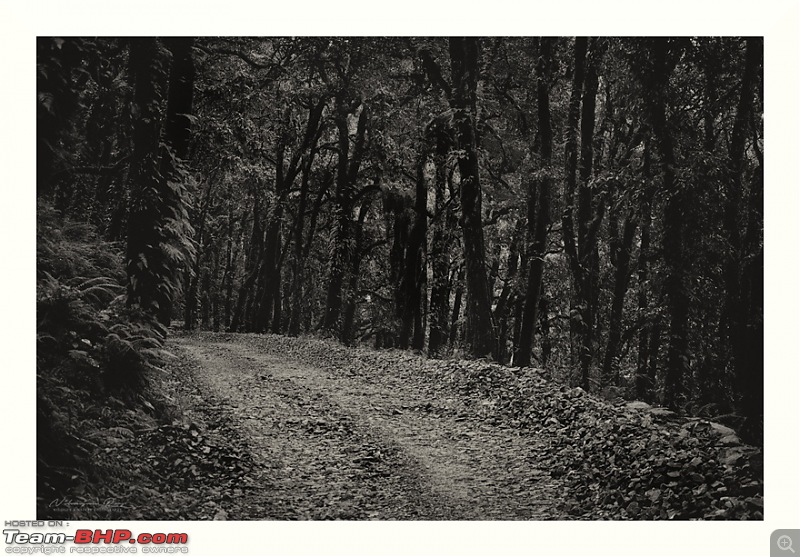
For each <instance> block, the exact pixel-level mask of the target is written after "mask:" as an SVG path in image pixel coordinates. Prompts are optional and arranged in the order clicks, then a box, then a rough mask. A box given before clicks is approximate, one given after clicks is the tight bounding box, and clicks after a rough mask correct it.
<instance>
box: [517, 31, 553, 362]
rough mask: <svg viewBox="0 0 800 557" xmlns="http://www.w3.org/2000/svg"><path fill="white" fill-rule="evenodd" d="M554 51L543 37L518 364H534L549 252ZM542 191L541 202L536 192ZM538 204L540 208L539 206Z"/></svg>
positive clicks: (539, 62) (537, 74)
mask: <svg viewBox="0 0 800 557" xmlns="http://www.w3.org/2000/svg"><path fill="white" fill-rule="evenodd" d="M550 52H551V43H550V40H549V39H546V38H543V39H542V40H541V46H540V52H539V60H538V62H537V64H536V81H537V86H536V89H537V111H538V119H539V150H540V152H539V155H540V160H541V165H542V169H541V171H540V173H539V175H540V176H541V178H536V179H534V180H533V181H532V182H531V186H530V189H529V190H528V235H529V237H531V238H532V244H531V247H530V249H529V253H530V257H529V262H530V271H529V272H528V284H527V290H526V292H525V306H524V309H523V311H522V325H521V327H520V337H519V345H518V346H517V351H516V353H515V354H514V365H515V366H519V367H527V366H529V365H530V364H531V349H532V348H533V333H534V327H535V325H536V322H537V317H538V314H537V312H538V311H539V295H540V293H541V291H542V279H543V276H544V256H545V253H546V252H547V231H548V229H549V226H550V181H551V180H550V176H549V172H550V170H549V168H550V162H551V158H552V149H553V132H552V129H551V127H550V97H549V93H548V87H549V84H548V79H547V74H548V71H547V66H546V64H547V63H548V61H549V58H550ZM537 194H538V204H537V203H536V196H537ZM537 205H538V210H537Z"/></svg>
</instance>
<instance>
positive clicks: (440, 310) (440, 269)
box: [428, 134, 451, 357]
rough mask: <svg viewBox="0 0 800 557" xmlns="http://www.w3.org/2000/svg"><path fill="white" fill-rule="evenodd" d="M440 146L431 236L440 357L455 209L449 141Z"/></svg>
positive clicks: (435, 351)
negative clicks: (448, 195)
mask: <svg viewBox="0 0 800 557" xmlns="http://www.w3.org/2000/svg"><path fill="white" fill-rule="evenodd" d="M439 135H441V134H439ZM437 143H438V144H437V149H436V157H435V163H436V184H435V194H436V200H435V207H436V220H435V221H434V222H433V238H432V239H431V253H430V258H431V260H432V284H431V297H430V306H429V307H430V322H431V324H430V333H429V335H428V355H429V356H431V357H437V356H438V355H439V352H440V350H441V346H442V345H443V344H445V343H446V342H447V331H448V329H449V327H448V320H447V317H448V315H447V314H448V310H449V309H450V287H449V283H450V281H449V276H448V267H449V261H448V259H449V253H448V250H449V242H448V241H447V238H448V232H449V231H448V230H447V220H448V219H447V216H448V215H449V212H450V211H451V209H450V205H449V204H448V205H446V201H445V189H446V187H447V167H446V161H447V159H446V157H447V149H448V144H447V142H446V141H444V140H442V139H439V140H438V142H437Z"/></svg>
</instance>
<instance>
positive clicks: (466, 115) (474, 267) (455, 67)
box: [450, 37, 497, 358]
mask: <svg viewBox="0 0 800 557" xmlns="http://www.w3.org/2000/svg"><path fill="white" fill-rule="evenodd" d="M450 62H451V73H452V79H453V97H452V103H451V106H452V108H453V110H454V115H453V120H454V127H455V130H456V148H457V149H458V151H459V153H460V155H459V157H458V169H459V175H460V178H461V211H462V229H463V233H464V260H465V264H466V277H467V308H466V317H467V319H466V330H465V338H466V344H467V350H468V351H469V353H470V354H471V355H472V356H474V357H476V358H480V357H484V356H487V355H490V354H492V355H496V351H497V338H496V331H495V327H494V323H493V321H492V311H491V300H492V295H491V292H490V291H489V282H488V280H487V277H486V257H485V251H484V239H483V223H482V218H483V213H482V210H481V184H480V174H479V170H478V149H477V137H476V134H475V120H474V118H475V114H476V109H477V93H476V91H477V85H478V71H479V65H478V39H477V38H475V37H466V38H459V37H451V38H450Z"/></svg>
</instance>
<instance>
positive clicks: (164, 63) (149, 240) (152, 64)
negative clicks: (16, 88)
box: [126, 38, 171, 318]
mask: <svg viewBox="0 0 800 557" xmlns="http://www.w3.org/2000/svg"><path fill="white" fill-rule="evenodd" d="M130 67H131V71H132V74H133V76H132V77H133V80H134V102H135V103H136V106H137V107H138V118H136V119H135V121H134V124H133V154H132V158H131V169H130V174H129V179H130V189H131V205H130V214H129V216H128V244H127V252H126V260H127V264H126V267H127V273H128V297H127V304H128V306H129V307H139V308H141V309H142V310H143V311H145V312H147V313H150V314H152V315H157V316H158V317H159V318H163V313H164V309H165V308H170V307H171V300H170V298H169V295H167V294H166V289H165V288H164V286H165V285H166V284H165V283H166V281H167V276H166V274H167V273H165V265H166V261H165V260H164V254H163V253H162V252H161V250H160V248H159V246H160V243H161V235H160V233H159V227H160V225H161V224H162V210H163V204H164V202H163V198H164V197H165V196H168V195H169V193H167V192H166V191H165V190H167V184H166V180H165V178H164V176H163V175H162V173H161V171H160V170H161V160H160V142H161V128H162V123H163V121H164V112H165V111H164V104H165V99H166V90H167V76H168V71H169V57H168V55H167V53H166V51H165V50H164V49H163V48H162V47H161V45H160V44H159V43H158V41H157V40H156V39H154V38H136V39H131V49H130Z"/></svg>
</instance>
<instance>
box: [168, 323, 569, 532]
mask: <svg viewBox="0 0 800 557" xmlns="http://www.w3.org/2000/svg"><path fill="white" fill-rule="evenodd" d="M209 340H210V339H208V338H205V339H204V338H203V337H202V336H200V337H185V338H179V339H176V340H175V341H174V342H175V343H176V344H177V345H178V346H179V347H181V349H182V350H184V351H186V353H187V354H188V355H189V356H190V357H191V358H192V359H193V360H194V361H195V363H196V365H195V366H193V367H192V370H193V371H192V372H193V373H194V375H195V377H194V379H195V382H196V384H197V386H198V388H199V389H200V391H201V392H206V393H208V394H209V395H212V396H213V397H214V398H215V399H216V400H218V401H221V404H222V405H224V406H226V407H227V411H229V412H230V414H231V416H232V417H233V419H234V422H235V423H237V424H238V427H239V429H240V434H241V438H242V439H243V440H244V442H245V443H246V444H247V445H248V446H249V451H250V452H251V454H252V455H253V457H254V460H255V462H256V466H257V468H258V470H256V471H255V472H254V475H253V477H254V478H256V480H255V484H256V487H257V489H249V490H247V495H246V496H244V497H243V498H242V500H240V501H237V502H236V503H235V505H234V510H232V511H231V512H232V516H231V518H251V519H255V518H260V519H313V520H316V519H381V520H393V519H399V520H404V519H409V520H451V519H457V520H461V519H464V520H491V519H522V520H542V519H548V518H560V517H557V516H556V515H555V510H554V506H555V502H556V501H557V499H558V487H559V486H558V485H556V484H555V483H554V480H553V479H552V478H550V476H549V475H548V474H547V473H546V471H543V470H539V469H537V467H536V462H537V454H538V453H539V452H540V451H541V450H542V447H540V446H539V445H538V444H537V441H536V439H535V438H532V437H530V436H521V435H520V434H519V432H518V431H516V430H513V429H510V428H502V427H500V426H496V425H493V424H491V423H489V422H487V421H486V420H484V419H481V418H480V416H479V415H478V413H477V412H476V411H475V409H474V408H472V407H469V406H466V405H464V404H463V401H461V400H459V399H458V397H457V396H456V395H453V394H452V393H451V394H446V393H444V392H442V393H438V392H436V391H435V390H431V389H420V388H419V387H418V385H416V383H415V382H414V381H413V378H411V377H410V376H409V375H407V374H395V373H391V372H389V371H387V370H378V369H376V370H373V371H369V372H368V373H367V374H359V375H352V374H347V373H344V372H342V371H341V370H339V369H318V368H314V367H309V366H308V365H303V364H301V363H299V362H296V361H292V360H291V359H287V358H286V357H285V356H281V355H273V354H268V353H265V352H264V351H263V350H261V349H260V348H258V347H255V346H252V345H251V343H249V342H247V339H246V337H243V338H241V339H234V340H232V341H228V342H209Z"/></svg>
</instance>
